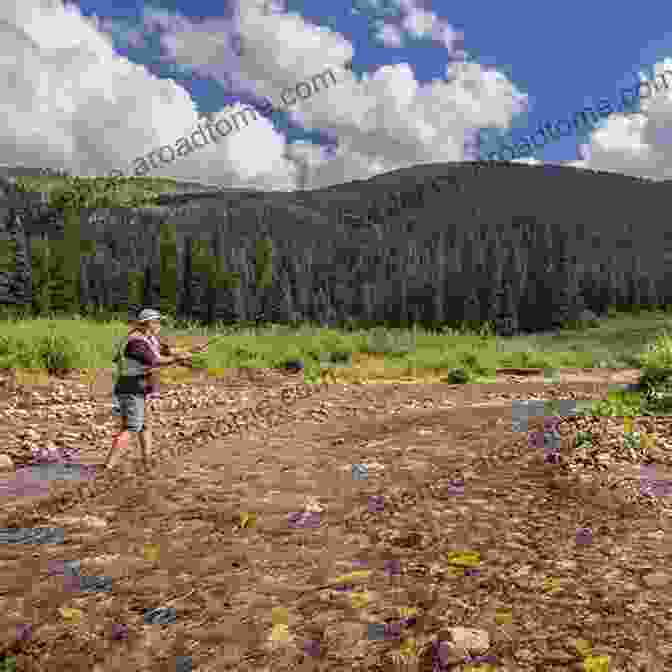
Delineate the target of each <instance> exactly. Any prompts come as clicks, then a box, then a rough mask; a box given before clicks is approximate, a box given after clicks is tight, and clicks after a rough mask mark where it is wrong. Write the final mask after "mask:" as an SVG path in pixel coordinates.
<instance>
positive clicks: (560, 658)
mask: <svg viewBox="0 0 672 672" xmlns="http://www.w3.org/2000/svg"><path fill="white" fill-rule="evenodd" d="M575 658H576V656H572V655H570V654H568V653H566V652H565V651H560V650H554V651H549V652H548V653H547V654H545V655H544V660H545V661H546V662H549V663H559V664H563V665H564V664H567V663H571V662H572V661H573V660H575Z"/></svg>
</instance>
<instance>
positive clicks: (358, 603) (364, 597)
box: [350, 591, 371, 609]
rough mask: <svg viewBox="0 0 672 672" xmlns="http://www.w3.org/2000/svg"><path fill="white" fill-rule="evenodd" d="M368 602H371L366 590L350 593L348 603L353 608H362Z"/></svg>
mask: <svg viewBox="0 0 672 672" xmlns="http://www.w3.org/2000/svg"><path fill="white" fill-rule="evenodd" d="M369 602H371V597H370V596H369V593H368V592H366V591H362V592H359V593H352V595H350V603H351V604H352V606H353V607H354V608H355V609H362V608H363V607H365V606H366V605H367V604H369Z"/></svg>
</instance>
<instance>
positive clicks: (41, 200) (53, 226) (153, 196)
mask: <svg viewBox="0 0 672 672" xmlns="http://www.w3.org/2000/svg"><path fill="white" fill-rule="evenodd" d="M52 182H53V180H52ZM122 182H124V184H123V188H122V186H120V184H121V183H122ZM167 182H169V181H166V180H163V181H156V183H153V182H152V180H151V179H143V180H135V179H133V180H131V181H130V182H129V181H123V180H122V181H121V182H120V181H116V182H115V181H114V180H100V181H98V182H97V183H96V184H95V186H91V182H90V181H88V182H87V181H86V180H75V181H72V180H70V179H69V178H64V182H63V185H62V186H61V187H58V186H57V187H55V191H51V188H50V191H49V193H48V194H47V193H46V192H42V193H37V189H40V188H41V187H40V182H39V178H36V177H34V176H33V177H32V179H30V180H23V181H22V180H21V178H19V177H17V176H16V175H14V176H12V177H9V178H0V226H1V227H2V228H3V231H2V232H1V233H2V235H3V236H4V246H3V250H4V259H3V266H2V271H1V272H0V302H1V303H4V304H13V305H22V306H25V307H26V308H30V309H31V310H32V311H33V312H36V313H38V314H39V313H44V312H48V311H50V310H51V311H58V312H68V311H73V310H81V311H84V310H87V309H91V307H93V306H100V307H106V308H109V309H114V310H123V309H124V308H125V306H126V305H127V304H128V303H129V302H130V303H151V304H154V305H157V306H158V305H162V306H163V307H164V308H166V309H171V310H172V309H174V310H175V311H176V312H177V313H178V314H181V315H184V316H191V317H195V318H199V319H206V320H225V321H233V320H253V319H263V320H272V321H275V322H288V321H303V320H314V321H318V322H322V323H329V324H335V323H339V322H340V323H343V322H347V321H350V320H357V321H360V322H364V323H367V322H368V323H373V322H379V323H382V322H386V323H387V324H388V325H390V326H391V325H401V324H408V323H409V322H421V323H423V324H424V325H425V326H432V325H438V324H449V325H453V324H459V323H461V322H463V321H467V322H468V323H472V324H474V325H476V324H479V323H482V322H483V321H486V320H489V321H492V323H493V324H494V325H495V326H496V329H497V331H498V332H499V333H500V334H503V335H506V334H512V333H515V332H517V331H519V330H525V331H538V330H546V329H551V328H555V327H557V326H559V325H560V324H562V323H564V322H567V321H572V320H575V319H577V318H578V316H579V314H580V312H581V310H582V309H584V308H589V309H591V310H592V311H593V312H595V313H597V314H601V313H603V312H604V310H605V309H606V306H608V305H642V306H655V305H660V304H664V303H670V302H672V296H671V291H670V290H671V285H670V282H669V280H670V278H669V276H668V256H669V251H668V249H667V248H668V239H669V238H670V235H668V233H667V222H666V207H665V206H666V199H665V197H666V195H667V194H668V192H669V190H670V187H669V184H668V183H667V182H653V181H648V180H642V179H636V178H631V177H626V176H622V175H617V174H610V173H597V172H591V171H581V170H577V169H573V168H569V167H560V166H538V167H537V166H528V165H524V164H507V163H479V162H475V163H457V164H427V165H422V166H414V167H412V168H407V169H403V170H399V171H395V172H393V173H389V174H386V175H380V176H377V177H374V178H372V179H369V180H365V181H356V182H351V183H348V184H343V185H337V186H332V187H328V188H325V189H319V190H315V191H298V192H256V191H251V190H249V191H242V190H235V189H227V190H221V191H215V190H212V189H205V188H204V189H203V191H202V192H197V191H193V192H192V193H178V192H179V189H176V188H175V187H173V188H171V189H169V190H170V191H172V192H173V193H163V192H165V191H166V189H168V186H167ZM131 183H132V184H131ZM129 184H130V186H129ZM84 185H86V186H84ZM106 185H107V186H106ZM192 188H197V187H193V185H192ZM59 189H60V191H59ZM133 189H135V191H133ZM84 192H86V193H85V194H84ZM131 192H133V193H131ZM59 194H60V195H59ZM64 194H65V195H64ZM82 194H84V195H82ZM122 196H123V198H122ZM59 199H60V200H59ZM120 204H121V205H120ZM66 221H67V222H68V226H66V225H65V222H66ZM671 235H672V234H671ZM65 259H71V260H74V261H72V263H73V264H75V266H76V268H75V267H74V266H73V268H72V269H70V270H68V271H67V272H64V271H63V270H62V268H64V267H65V265H66V264H65V261H64V260H65ZM68 268H69V267H68Z"/></svg>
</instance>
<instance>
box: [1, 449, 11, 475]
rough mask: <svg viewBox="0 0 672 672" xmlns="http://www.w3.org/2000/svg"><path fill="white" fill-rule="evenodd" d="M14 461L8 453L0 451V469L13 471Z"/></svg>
mask: <svg viewBox="0 0 672 672" xmlns="http://www.w3.org/2000/svg"><path fill="white" fill-rule="evenodd" d="M13 469H14V462H13V460H12V458H11V457H10V456H9V455H6V454H5V453H0V471H13Z"/></svg>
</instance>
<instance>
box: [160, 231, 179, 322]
mask: <svg viewBox="0 0 672 672" xmlns="http://www.w3.org/2000/svg"><path fill="white" fill-rule="evenodd" d="M177 264H178V258H177V232H176V230H175V225H174V224H167V223H164V224H163V226H162V227H161V232H160V242H159V284H160V288H159V305H160V310H161V312H162V313H164V314H167V315H174V314H175V312H176V310H177V272H178V269H177Z"/></svg>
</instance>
